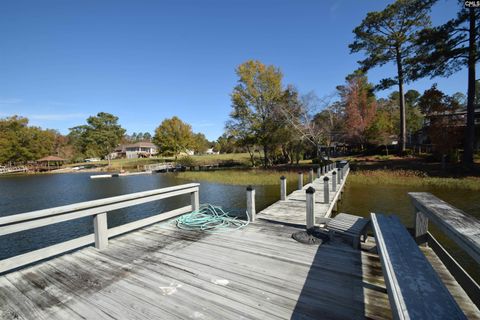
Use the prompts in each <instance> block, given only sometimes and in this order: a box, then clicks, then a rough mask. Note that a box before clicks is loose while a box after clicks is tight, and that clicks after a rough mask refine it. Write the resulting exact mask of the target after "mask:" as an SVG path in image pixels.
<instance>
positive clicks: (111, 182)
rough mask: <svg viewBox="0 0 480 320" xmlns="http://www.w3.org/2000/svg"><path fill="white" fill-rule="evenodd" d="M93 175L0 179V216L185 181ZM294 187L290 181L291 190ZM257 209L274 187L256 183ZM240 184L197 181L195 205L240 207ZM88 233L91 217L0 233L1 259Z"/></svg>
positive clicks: (133, 211) (183, 199)
mask: <svg viewBox="0 0 480 320" xmlns="http://www.w3.org/2000/svg"><path fill="white" fill-rule="evenodd" d="M90 175H92V173H74V174H51V175H35V176H9V177H1V178H0V195H1V197H0V216H6V215H11V214H18V213H23V212H28V211H33V210H39V209H45V208H52V207H56V206H62V205H67V204H71V203H76V202H81V201H88V200H95V199H100V198H106V197H113V196H117V195H123V194H127V193H133V192H139V191H145V190H152V189H158V188H164V187H169V186H175V185H179V184H184V183H189V182H191V181H186V180H181V179H178V178H176V176H175V174H174V173H166V174H153V175H140V176H129V177H119V178H111V179H90ZM294 187H295V186H294V185H289V189H290V191H292V190H293V188H294ZM255 189H256V195H257V197H256V198H257V203H256V204H257V208H258V209H257V210H260V209H263V208H265V207H266V206H268V205H270V204H271V203H273V202H275V201H277V200H278V197H279V192H278V190H279V187H278V186H256V187H255ZM245 199H246V194H245V186H232V185H222V184H215V183H208V182H202V183H201V186H200V203H211V204H214V205H217V206H221V207H222V208H224V209H226V210H227V211H229V212H232V213H235V214H240V215H241V214H243V213H244V211H245V201H246V200H245ZM189 203H190V197H189V195H183V196H177V197H174V198H170V199H165V200H160V201H155V202H151V203H147V204H143V205H138V206H134V207H129V208H125V209H122V210H116V211H112V212H110V213H109V214H108V226H109V227H115V226H118V225H122V224H125V223H128V222H131V221H135V220H138V219H141V218H144V217H148V216H151V215H155V214H157V213H160V212H165V211H168V210H171V209H176V208H178V207H181V206H185V205H187V204H189ZM92 232H93V223H92V218H91V217H86V218H81V219H77V220H72V221H67V222H63V223H58V224H54V225H50V226H46V227H42V228H37V229H33V230H27V231H23V232H19V233H15V234H11V235H7V236H0V260H1V259H5V258H7V257H10V256H14V255H18V254H21V253H24V252H28V251H31V250H34V249H39V248H42V247H46V246H49V245H52V244H55V243H59V242H63V241H65V240H69V239H73V238H76V237H79V236H83V235H87V234H90V233H92Z"/></svg>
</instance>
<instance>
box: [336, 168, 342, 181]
mask: <svg viewBox="0 0 480 320" xmlns="http://www.w3.org/2000/svg"><path fill="white" fill-rule="evenodd" d="M337 171H338V172H337V184H338V185H340V184H341V183H342V168H338V169H337Z"/></svg>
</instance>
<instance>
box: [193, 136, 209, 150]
mask: <svg viewBox="0 0 480 320" xmlns="http://www.w3.org/2000/svg"><path fill="white" fill-rule="evenodd" d="M209 147H210V142H209V141H208V140H207V138H206V137H205V135H204V134H203V133H194V134H193V135H192V148H193V151H195V153H200V154H202V153H205V152H206V151H207V150H208V148H209Z"/></svg>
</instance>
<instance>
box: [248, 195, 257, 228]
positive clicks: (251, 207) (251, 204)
mask: <svg viewBox="0 0 480 320" xmlns="http://www.w3.org/2000/svg"><path fill="white" fill-rule="evenodd" d="M247 214H248V218H249V219H250V221H251V222H254V221H255V220H256V218H257V212H256V211H255V189H254V188H253V187H252V186H248V187H247Z"/></svg>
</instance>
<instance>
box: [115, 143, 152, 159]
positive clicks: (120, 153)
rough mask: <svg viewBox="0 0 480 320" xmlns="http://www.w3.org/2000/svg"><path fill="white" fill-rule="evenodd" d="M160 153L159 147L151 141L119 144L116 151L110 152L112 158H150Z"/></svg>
mask: <svg viewBox="0 0 480 320" xmlns="http://www.w3.org/2000/svg"><path fill="white" fill-rule="evenodd" d="M157 153H158V148H157V146H156V145H154V144H153V143H151V142H137V143H133V144H123V145H119V146H118V147H117V148H116V149H115V150H114V152H112V153H111V154H110V157H111V158H112V159H118V158H127V159H134V158H149V157H151V156H153V155H156V154H157Z"/></svg>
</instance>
